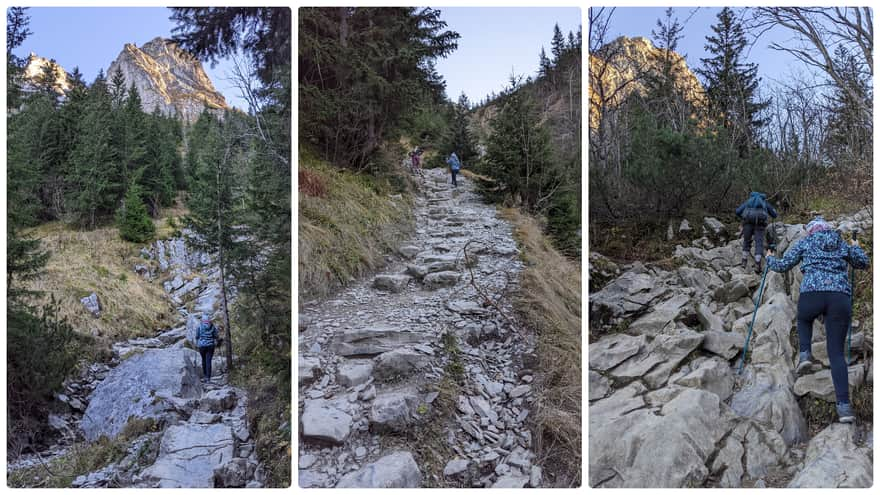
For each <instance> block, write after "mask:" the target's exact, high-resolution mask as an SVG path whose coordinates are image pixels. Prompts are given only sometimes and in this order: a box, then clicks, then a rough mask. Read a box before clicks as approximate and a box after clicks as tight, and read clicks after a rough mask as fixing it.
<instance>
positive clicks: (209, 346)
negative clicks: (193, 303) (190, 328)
mask: <svg viewBox="0 0 880 495" xmlns="http://www.w3.org/2000/svg"><path fill="white" fill-rule="evenodd" d="M218 336H219V334H218V332H217V327H215V326H214V324H213V323H211V317H210V316H208V315H204V316H202V323H201V324H200V325H199V329H198V331H197V333H196V343H197V344H198V346H199V354H201V356H202V383H208V382H209V381H211V359H213V358H214V343H215V342H216V341H217V338H218Z"/></svg>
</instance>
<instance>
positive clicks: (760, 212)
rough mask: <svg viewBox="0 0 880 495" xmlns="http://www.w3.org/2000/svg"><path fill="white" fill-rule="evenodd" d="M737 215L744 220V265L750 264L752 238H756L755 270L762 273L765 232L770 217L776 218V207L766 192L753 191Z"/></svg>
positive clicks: (737, 210) (738, 209)
mask: <svg viewBox="0 0 880 495" xmlns="http://www.w3.org/2000/svg"><path fill="white" fill-rule="evenodd" d="M736 216H737V217H739V218H740V219H741V220H742V235H743V253H742V267H743V269H745V268H746V266H748V262H749V254H750V251H751V247H752V238H754V239H755V272H757V273H759V274H760V273H761V253H762V252H763V249H764V233H765V231H766V229H767V220H768V219H769V217H773V218H776V216H777V213H776V209H774V208H773V206H771V205H770V203H768V202H767V197H766V196H765V195H764V193H760V192H757V191H753V192H752V193H751V194H750V195H749V199H747V200H746V201H745V203H743V204H741V205H739V208H737V209H736Z"/></svg>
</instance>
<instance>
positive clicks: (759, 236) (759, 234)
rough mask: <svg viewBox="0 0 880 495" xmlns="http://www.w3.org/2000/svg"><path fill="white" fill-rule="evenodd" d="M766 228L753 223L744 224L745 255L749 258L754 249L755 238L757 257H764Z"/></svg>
mask: <svg viewBox="0 0 880 495" xmlns="http://www.w3.org/2000/svg"><path fill="white" fill-rule="evenodd" d="M766 228H767V226H766V225H756V224H753V223H744V224H743V253H744V254H745V255H746V256H748V254H749V251H750V250H751V248H752V237H753V236H754V238H755V256H757V257H761V256H763V255H764V253H763V249H764V230H765V229H766Z"/></svg>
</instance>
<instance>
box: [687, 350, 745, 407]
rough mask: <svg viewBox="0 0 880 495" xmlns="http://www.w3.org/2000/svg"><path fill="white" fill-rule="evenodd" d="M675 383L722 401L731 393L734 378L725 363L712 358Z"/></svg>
mask: <svg viewBox="0 0 880 495" xmlns="http://www.w3.org/2000/svg"><path fill="white" fill-rule="evenodd" d="M675 383H676V384H678V385H681V386H684V387H691V388H698V389H702V390H706V391H708V392H712V393H713V394H715V395H717V396H718V397H719V398H720V399H721V400H722V401H723V400H727V398H728V397H730V395H731V394H732V393H733V385H734V377H733V372H732V370H731V369H730V365H729V364H728V363H727V361H724V360H721V359H718V358H714V359H709V360H706V361H705V362H703V363H702V364H701V365H700V366H699V367H698V368H697V369H695V370H693V371H691V372H690V373H688V374H687V375H685V376H684V377H682V378H679V379H678V380H676V381H675Z"/></svg>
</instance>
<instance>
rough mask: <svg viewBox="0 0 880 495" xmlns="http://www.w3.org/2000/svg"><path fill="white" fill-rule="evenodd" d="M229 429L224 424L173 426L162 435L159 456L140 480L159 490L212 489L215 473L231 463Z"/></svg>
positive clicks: (230, 436) (232, 446) (232, 442)
mask: <svg viewBox="0 0 880 495" xmlns="http://www.w3.org/2000/svg"><path fill="white" fill-rule="evenodd" d="M234 442H235V441H234V439H233V437H232V429H231V428H230V427H229V426H226V425H223V424H212V425H205V424H192V423H184V424H181V425H175V426H172V427H170V428H168V429H167V430H165V433H164V434H163V435H162V441H161V443H160V446H159V457H158V458H157V459H156V462H155V463H154V464H153V465H152V466H150V467H148V468H147V469H146V470H145V471H144V472H143V473H142V477H143V478H144V479H147V480H154V481H156V482H157V485H158V487H159V488H213V487H214V470H216V469H221V468H222V467H223V466H224V465H226V464H228V463H229V462H231V461H232V454H233V450H234Z"/></svg>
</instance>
